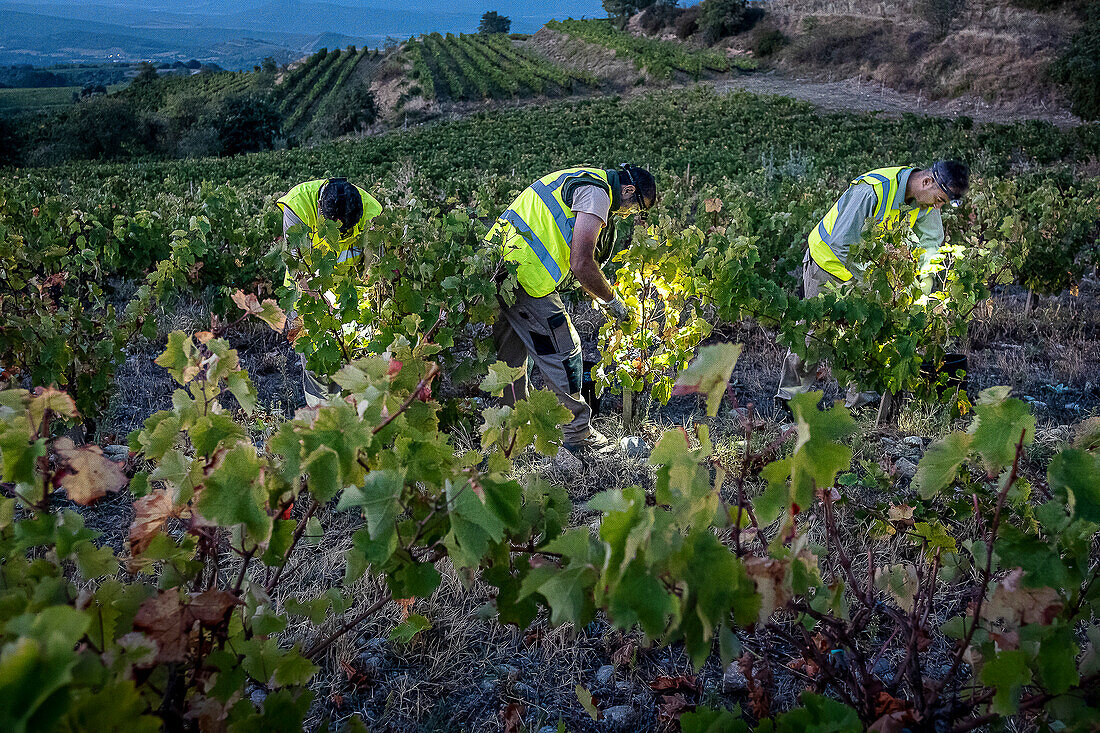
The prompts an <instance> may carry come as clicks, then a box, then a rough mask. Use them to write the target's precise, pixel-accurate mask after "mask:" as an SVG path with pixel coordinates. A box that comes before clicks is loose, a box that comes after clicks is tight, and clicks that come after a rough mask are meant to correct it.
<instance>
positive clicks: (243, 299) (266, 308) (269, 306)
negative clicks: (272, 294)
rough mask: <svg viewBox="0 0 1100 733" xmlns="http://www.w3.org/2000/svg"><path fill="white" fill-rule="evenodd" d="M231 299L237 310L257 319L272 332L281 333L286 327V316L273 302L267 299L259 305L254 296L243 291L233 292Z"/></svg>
mask: <svg viewBox="0 0 1100 733" xmlns="http://www.w3.org/2000/svg"><path fill="white" fill-rule="evenodd" d="M231 297H232V298H233V302H234V303H236V304H237V307H238V308H240V309H241V310H243V311H245V312H246V313H248V315H250V316H255V317H256V318H259V319H260V320H261V321H263V322H264V323H266V324H267V325H269V326H271V328H272V329H273V330H275V331H282V330H283V328H285V327H286V314H285V313H284V312H283V309H282V308H280V307H279V306H278V305H277V304H276V303H275V301H274V300H271V299H270V298H268V299H266V300H264V301H263V302H262V303H261V302H260V300H259V298H257V297H256V296H255V295H253V294H252V293H248V294H247V295H246V294H245V292H244V291H243V290H236V291H234V292H233V295H232V296H231Z"/></svg>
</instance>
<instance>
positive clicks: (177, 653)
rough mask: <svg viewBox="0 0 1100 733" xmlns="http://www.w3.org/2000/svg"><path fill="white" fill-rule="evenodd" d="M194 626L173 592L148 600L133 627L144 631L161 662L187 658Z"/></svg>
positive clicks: (165, 592) (142, 606) (135, 618)
mask: <svg viewBox="0 0 1100 733" xmlns="http://www.w3.org/2000/svg"><path fill="white" fill-rule="evenodd" d="M191 623H192V620H191V618H190V616H188V615H187V614H185V613H184V607H183V605H182V604H181V603H180V599H179V595H178V594H177V593H176V591H174V590H169V591H164V592H162V593H160V594H158V595H156V596H153V597H152V598H148V599H146V600H145V602H144V603H142V604H141V608H139V609H138V612H137V615H136V616H134V628H135V629H138V630H139V631H144V632H145V633H146V634H147V635H148V636H149V638H150V639H152V640H153V641H155V642H156V644H157V661H158V662H160V663H166V662H182V661H184V660H185V659H186V658H187V639H188V636H189V634H190V630H191Z"/></svg>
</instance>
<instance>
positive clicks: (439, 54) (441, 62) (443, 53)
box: [409, 33, 598, 99]
mask: <svg viewBox="0 0 1100 733" xmlns="http://www.w3.org/2000/svg"><path fill="white" fill-rule="evenodd" d="M409 58H410V60H411V62H412V73H413V76H414V78H416V79H417V80H418V81H419V82H420V86H421V89H422V91H423V94H424V97H425V98H426V99H433V98H435V97H436V96H437V95H438V94H439V92H441V91H443V90H447V92H448V96H449V97H450V98H451V99H470V98H472V96H473V95H474V94H475V93H476V94H477V95H478V96H480V97H482V98H489V97H499V96H512V97H514V96H516V95H518V94H520V93H521V92H522V91H524V90H527V91H530V92H532V93H535V94H544V93H546V92H547V91H548V90H549V88H550V85H554V86H555V87H558V88H560V89H561V90H563V91H566V92H568V91H572V89H573V84H574V82H577V81H579V82H581V83H584V84H587V85H589V86H596V85H597V84H598V80H597V79H596V78H595V77H594V76H592V75H591V74H585V73H581V72H575V71H568V72H567V71H564V70H562V69H560V68H558V67H556V66H553V65H552V64H550V63H548V62H546V61H545V60H543V59H540V58H538V57H537V56H535V55H533V54H531V53H529V52H522V51H520V50H519V49H517V48H515V46H513V45H512V42H511V41H510V40H509V39H508V38H507V37H505V36H499V37H495V36H490V37H485V36H480V35H467V34H463V35H457V36H456V35H453V34H447V36H446V37H443V36H442V35H440V34H438V33H432V34H429V35H427V36H424V37H422V38H421V39H420V40H418V41H414V42H412V43H410V48H409Z"/></svg>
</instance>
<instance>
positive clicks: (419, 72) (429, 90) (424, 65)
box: [409, 43, 435, 100]
mask: <svg viewBox="0 0 1100 733" xmlns="http://www.w3.org/2000/svg"><path fill="white" fill-rule="evenodd" d="M409 60H410V61H412V70H413V76H414V77H415V78H416V80H417V82H418V83H419V84H420V93H421V94H422V95H423V97H424V99H428V100H431V99H435V80H434V79H433V78H432V70H431V69H430V68H429V67H428V62H427V61H426V60H425V58H424V44H423V43H411V44H409Z"/></svg>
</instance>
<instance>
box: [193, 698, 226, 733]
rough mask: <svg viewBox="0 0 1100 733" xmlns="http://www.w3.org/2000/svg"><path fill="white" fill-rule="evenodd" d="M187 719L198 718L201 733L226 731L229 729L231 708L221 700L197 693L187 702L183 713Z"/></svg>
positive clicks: (221, 732) (223, 732)
mask: <svg viewBox="0 0 1100 733" xmlns="http://www.w3.org/2000/svg"><path fill="white" fill-rule="evenodd" d="M183 717H184V718H186V719H187V720H196V721H198V724H199V732H200V733H225V731H227V730H229V726H228V722H227V720H226V719H227V718H228V717H229V710H228V708H226V706H225V705H223V704H222V703H221V702H219V701H217V700H215V699H214V698H212V697H206V696H205V695H195V696H194V697H192V698H191V700H190V701H189V702H188V704H187V712H186V713H184V714H183Z"/></svg>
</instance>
